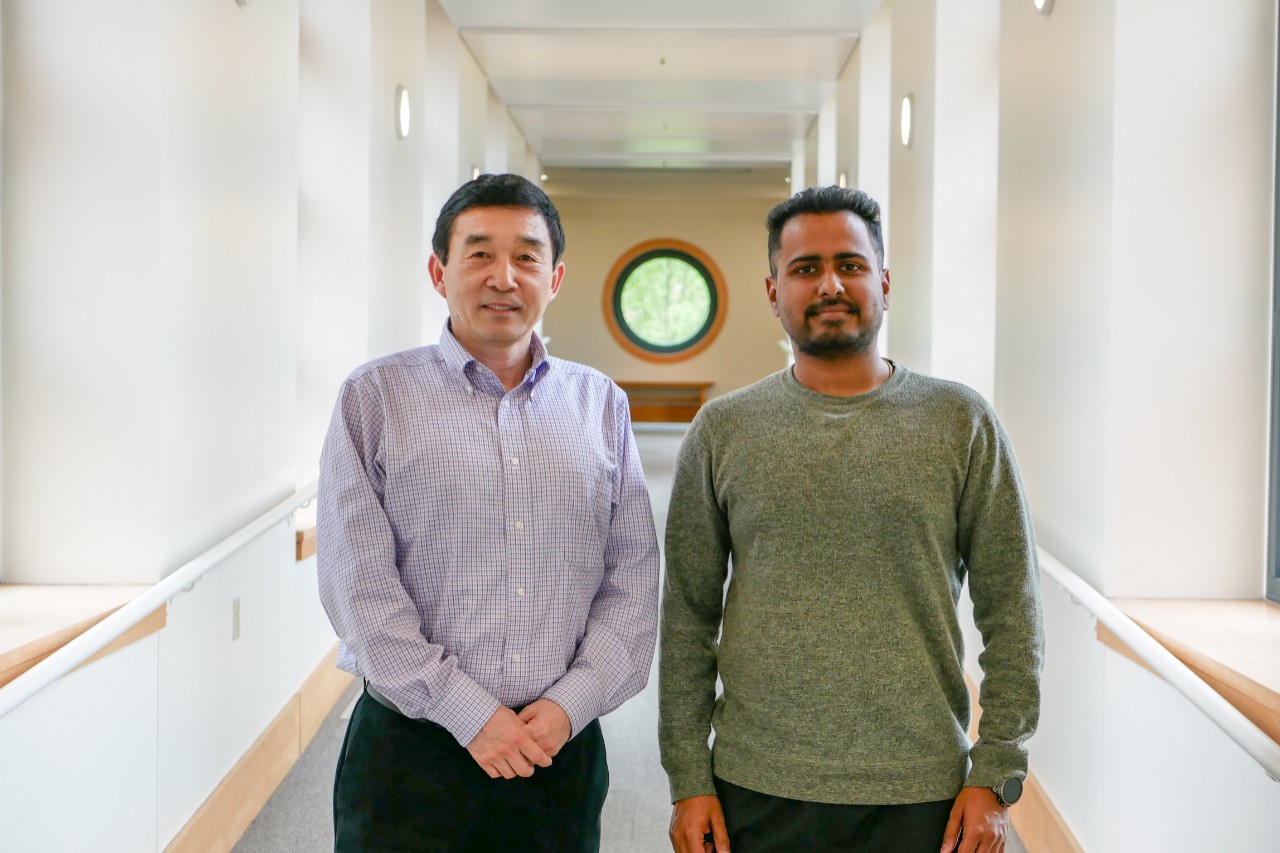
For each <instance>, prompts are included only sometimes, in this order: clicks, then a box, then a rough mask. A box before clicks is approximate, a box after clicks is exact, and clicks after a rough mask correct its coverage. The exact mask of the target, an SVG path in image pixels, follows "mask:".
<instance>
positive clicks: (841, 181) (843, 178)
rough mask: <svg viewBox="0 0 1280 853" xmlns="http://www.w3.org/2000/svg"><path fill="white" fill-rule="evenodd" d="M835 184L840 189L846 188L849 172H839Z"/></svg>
mask: <svg viewBox="0 0 1280 853" xmlns="http://www.w3.org/2000/svg"><path fill="white" fill-rule="evenodd" d="M836 186H838V187H840V189H842V190H843V189H846V188H847V187H848V186H849V173H848V172H841V173H840V176H839V177H838V178H836Z"/></svg>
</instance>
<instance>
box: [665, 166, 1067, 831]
mask: <svg viewBox="0 0 1280 853" xmlns="http://www.w3.org/2000/svg"><path fill="white" fill-rule="evenodd" d="M767 224H768V228H769V269H770V276H769V278H767V279H766V280H765V286H766V289H767V291H768V295H769V302H770V304H771V306H772V307H773V313H774V315H775V316H777V317H778V318H779V320H780V321H781V322H782V327H783V329H784V330H785V331H786V333H787V335H788V336H789V337H790V339H791V346H792V350H793V352H794V353H795V366H794V368H791V369H787V370H784V371H782V372H780V373H776V374H773V375H772V376H769V377H767V378H765V379H763V380H761V381H760V382H757V383H756V384H754V385H752V386H750V387H748V388H743V389H741V390H739V391H735V392H732V393H730V394H726V395H724V396H722V397H719V398H717V399H715V400H712V401H711V402H710V403H708V404H707V405H706V406H704V407H703V409H702V410H701V411H700V412H699V414H698V416H697V418H696V419H695V420H694V422H693V424H692V425H691V427H690V429H689V433H688V435H687V436H686V438H685V440H684V443H683V445H682V446H681V449H680V455H679V460H678V462H677V467H676V474H675V482H674V487H673V490H672V496H671V508H670V513H669V521H668V523H667V534H666V535H667V570H666V583H665V595H664V600H663V611H662V639H661V644H660V654H661V664H660V669H659V680H660V702H661V709H660V714H659V716H660V723H659V739H660V743H661V748H662V763H663V767H664V768H665V769H666V771H667V775H668V776H669V777H670V781H671V796H672V800H673V801H674V802H675V808H674V812H673V815H672V820H671V841H672V845H673V846H674V848H675V849H676V851H677V852H678V853H704V851H712V850H714V851H716V853H728V851H729V846H730V842H732V844H733V849H734V851H735V853H764V851H770V853H772V851H779V853H781V851H787V853H793V851H818V850H842V851H843V850H849V851H875V852H876V853H884V851H902V853H908V852H909V853H917V851H918V853H935V851H939V850H941V851H943V853H947V852H948V851H952V850H958V851H960V853H999V851H1002V850H1003V849H1004V839H1005V834H1006V833H1007V831H1008V806H1009V805H1010V804H1012V802H1013V801H1014V800H1016V799H1017V797H1018V795H1019V793H1020V792H1021V782H1022V780H1023V779H1024V778H1025V777H1026V772H1027V755H1026V749H1025V746H1024V744H1025V742H1026V740H1027V738H1028V737H1030V735H1031V734H1032V733H1033V732H1034V731H1035V728H1036V722H1037V719H1038V717H1039V705H1040V690H1039V679H1040V668H1041V663H1042V658H1043V626H1042V618H1041V610H1040V593H1039V571H1038V568H1037V565H1036V546H1035V537H1034V534H1033V532H1032V526H1031V515H1030V512H1029V510H1028V508H1027V502H1026V499H1025V497H1024V495H1023V489H1022V484H1021V482H1020V480H1019V476H1018V469H1017V465H1016V463H1015V461H1014V458H1013V452H1012V449H1011V448H1010V446H1009V439H1008V436H1007V435H1006V434H1005V432H1004V430H1003V428H1002V427H1001V426H1000V423H999V422H998V420H997V419H996V416H995V413H994V412H993V411H992V409H991V407H990V406H989V405H988V404H987V403H986V401H985V400H983V398H982V397H981V396H980V395H979V394H977V393H976V392H974V391H972V390H970V389H969V388H966V387H964V386H962V385H958V384H956V383H953V382H946V381H943V380H940V379H934V378H932V377H929V376H925V375H923V374H919V373H914V372H912V371H911V370H909V369H908V368H906V367H905V366H903V365H901V364H897V363H895V362H893V361H890V360H888V359H885V358H882V357H881V356H880V355H879V353H878V351H877V348H876V339H877V335H878V333H879V331H880V325H881V322H882V320H883V317H884V312H885V310H886V309H887V307H888V296H889V272H888V270H886V269H884V249H883V242H882V239H881V232H880V210H879V205H877V204H876V202H875V201H873V200H872V199H870V198H869V197H867V196H866V195H865V194H864V193H861V192H855V191H853V190H846V189H841V188H838V187H826V188H822V189H811V190H806V191H804V192H802V193H800V194H798V195H796V196H794V197H792V198H791V199H789V200H788V201H786V202H783V203H782V204H780V205H778V206H777V207H775V208H774V209H773V210H772V211H771V212H770V213H769V216H768V219H767ZM730 557H732V573H730V571H729V562H730ZM966 578H967V579H968V582H969V593H970V597H971V598H972V600H973V604H974V621H975V622H976V624H977V626H978V628H979V630H980V631H981V633H982V637H983V644H984V648H983V651H982V654H981V657H980V661H981V664H982V669H983V673H984V675H983V679H982V685H981V694H980V704H981V707H982V718H981V723H980V730H979V739H978V741H977V742H976V743H974V744H971V743H970V741H969V738H968V734H967V731H968V725H969V713H970V708H969V693H968V690H967V688H966V685H965V679H964V673H963V669H962V666H961V663H962V661H963V657H964V654H963V639H962V635H961V630H960V625H959V620H958V617H957V612H956V601H957V598H958V596H959V595H960V589H961V586H962V585H963V584H964V582H965V579H966ZM726 579H728V581H729V588H728V593H727V595H726V594H725V591H724V584H725V581H726ZM717 638H718V641H717ZM717 676H719V678H720V680H721V681H722V683H723V691H722V692H721V693H720V695H719V696H717V695H716V678H717ZM713 729H714V733H715V742H714V748H709V747H708V745H707V742H708V738H709V736H710V735H711V733H712V730H713Z"/></svg>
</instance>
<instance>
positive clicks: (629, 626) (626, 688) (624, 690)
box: [543, 388, 661, 736]
mask: <svg viewBox="0 0 1280 853" xmlns="http://www.w3.org/2000/svg"><path fill="white" fill-rule="evenodd" d="M611 417H612V421H613V426H614V441H615V451H614V452H615V454H616V458H617V460H618V464H617V467H616V473H615V476H614V483H613V489H612V502H613V507H612V512H611V518H610V522H609V533H608V538H607V539H606V542H605V548H604V573H603V576H602V578H601V581H600V588H599V589H598V590H597V592H596V595H595V598H594V599H593V600H592V602H591V608H590V610H589V611H588V614H587V624H586V629H585V632H584V633H583V636H582V640H581V642H580V643H579V644H578V650H577V653H576V654H575V655H574V659H573V663H572V664H570V666H569V669H568V670H567V671H566V672H565V674H564V675H563V676H562V677H561V678H560V679H558V680H557V681H556V682H555V683H554V684H552V685H551V687H549V688H547V690H546V692H545V693H544V694H543V698H546V699H550V700H552V701H554V702H555V703H556V704H558V705H559V706H560V707H562V708H564V710H565V713H567V714H568V715H569V722H570V723H571V724H572V726H573V734H574V735H575V736H576V735H577V734H578V732H580V731H582V729H583V728H585V727H586V726H587V725H588V724H589V723H590V722H591V721H592V720H594V719H596V718H597V717H600V716H603V715H604V714H607V713H609V712H610V711H612V710H613V709H614V708H617V707H618V706H619V705H621V704H622V703H623V702H625V701H626V700H627V699H630V698H631V697H632V696H634V695H636V694H637V693H639V692H640V691H641V690H643V689H644V686H645V684H647V683H648V681H649V668H650V666H651V665H652V664H653V651H654V643H655V640H656V636H657V632H658V574H659V571H660V568H661V566H660V559H661V558H660V556H659V552H658V536H657V533H656V532H655V530H654V526H653V510H652V508H651V507H650V505H649V489H648V487H647V486H646V485H645V480H644V470H643V469H642V468H641V467H640V455H639V452H638V451H637V449H636V443H635V437H634V436H633V435H632V434H631V414H630V409H629V407H628V405H627V398H626V395H625V394H624V393H623V392H622V390H621V389H616V388H615V389H614V398H613V407H612V411H611Z"/></svg>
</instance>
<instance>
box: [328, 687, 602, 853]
mask: <svg viewBox="0 0 1280 853" xmlns="http://www.w3.org/2000/svg"><path fill="white" fill-rule="evenodd" d="M608 790H609V768H608V766H607V765H606V764H605V752H604V738H603V736H602V735H601V733H600V723H599V722H598V721H594V722H592V723H591V725H589V726H587V727H586V728H585V729H583V730H582V732H581V733H579V735H578V736H577V737H576V738H574V739H573V740H571V741H569V742H568V743H566V744H565V745H564V747H563V748H562V749H561V750H560V752H559V754H557V755H556V756H555V758H554V759H553V760H552V764H551V766H550V767H537V768H535V770H534V774H533V776H531V777H529V778H527V779H525V778H521V777H516V778H515V779H502V778H498V779H490V778H489V776H488V774H486V773H485V772H484V771H483V770H481V769H480V766H479V765H477V764H476V763H475V761H474V760H473V759H472V758H471V754H470V753H468V752H467V750H466V748H465V747H462V746H460V745H459V744H458V741H457V740H456V739H455V738H454V737H453V735H451V734H449V732H448V731H447V730H446V729H444V728H441V727H440V726H437V725H436V724H435V723H430V722H427V721H425V720H413V719H410V718H408V717H405V716H403V715H402V714H400V713H398V712H396V711H393V710H391V709H390V708H386V707H383V706H382V705H380V704H378V702H376V701H374V700H373V699H372V698H370V697H369V694H367V693H365V694H363V695H361V697H360V701H359V702H357V703H356V708H355V711H354V712H353V713H352V715H351V723H350V725H348V726H347V735H346V739H345V740H344V741H343V744H342V753H341V754H340V755H339V756H338V771H337V776H336V778H335V779H334V786H333V828H334V850H335V851H337V853H356V852H357V851H359V853H373V851H378V852H379V853H382V851H406V853H407V851H413V853H422V851H432V853H444V851H450V853H452V851H467V852H468V853H471V851H475V853H486V851H490V850H493V851H499V850H501V851H510V850H522V851H523V850H532V851H546V853H579V851H581V853H597V851H599V849H600V811H601V809H602V808H603V807H604V798H605V794H606V793H607V792H608Z"/></svg>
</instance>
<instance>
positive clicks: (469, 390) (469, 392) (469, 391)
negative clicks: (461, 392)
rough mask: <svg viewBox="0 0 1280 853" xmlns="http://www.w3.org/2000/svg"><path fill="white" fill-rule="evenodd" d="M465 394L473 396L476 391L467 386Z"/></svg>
mask: <svg viewBox="0 0 1280 853" xmlns="http://www.w3.org/2000/svg"><path fill="white" fill-rule="evenodd" d="M467 393H468V394H474V393H476V389H475V388H474V387H473V386H471V385H468V386H467Z"/></svg>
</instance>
